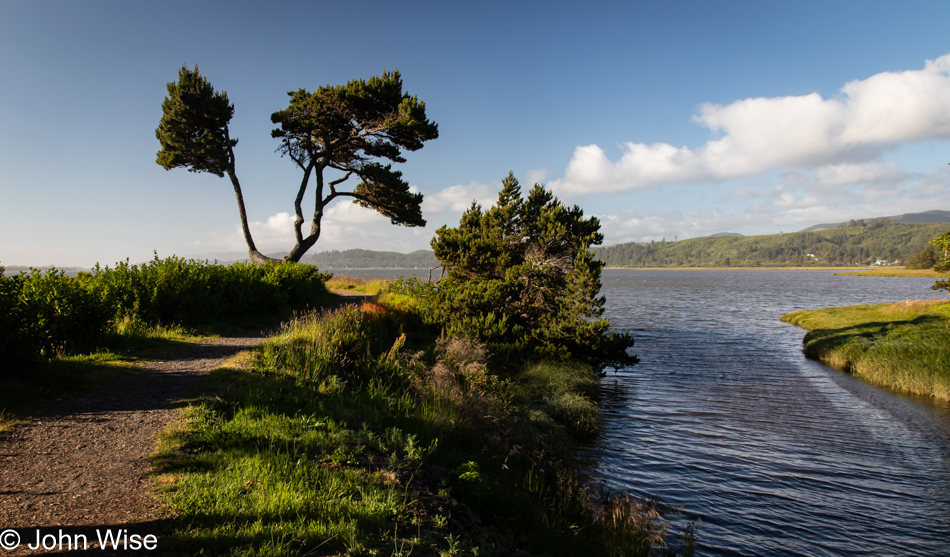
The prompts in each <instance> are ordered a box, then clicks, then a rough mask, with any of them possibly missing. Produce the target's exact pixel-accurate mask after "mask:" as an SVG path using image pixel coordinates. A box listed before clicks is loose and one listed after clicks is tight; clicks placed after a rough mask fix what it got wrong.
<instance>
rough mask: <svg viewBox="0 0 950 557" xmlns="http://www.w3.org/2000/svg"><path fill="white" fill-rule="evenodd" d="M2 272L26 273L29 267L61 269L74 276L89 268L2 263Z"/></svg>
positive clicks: (40, 269)
mask: <svg viewBox="0 0 950 557" xmlns="http://www.w3.org/2000/svg"><path fill="white" fill-rule="evenodd" d="M3 267H4V270H3V274H4V276H10V275H15V274H17V273H28V272H30V269H36V270H39V271H43V272H46V271H49V270H50V269H56V270H57V271H63V272H64V273H66V274H67V275H69V276H71V277H74V276H76V275H77V274H79V273H88V272H89V271H90V269H86V268H85V267H56V266H54V265H47V266H45V267H29V266H27V265H4V266H3Z"/></svg>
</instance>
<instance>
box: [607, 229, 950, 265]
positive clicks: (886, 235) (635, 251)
mask: <svg viewBox="0 0 950 557" xmlns="http://www.w3.org/2000/svg"><path fill="white" fill-rule="evenodd" d="M948 228H950V225H948V224H946V223H894V222H891V221H887V220H881V221H873V220H872V221H870V222H863V221H857V222H855V221H852V222H851V223H850V224H845V225H842V226H841V227H839V228H835V229H833V230H821V231H815V232H792V233H788V234H771V235H766V236H707V237H703V238H691V239H688V240H680V241H678V242H667V241H662V242H651V243H649V244H638V243H628V244H618V245H614V246H607V247H602V248H598V249H597V250H595V251H596V253H597V256H598V257H599V258H601V259H602V260H603V261H605V262H606V263H607V265H608V266H611V267H712V266H719V267H729V266H732V267H758V266H788V267H792V266H802V265H806V266H807V265H815V266H822V265H832V266H838V265H840V266H846V265H868V264H871V263H874V262H876V261H878V260H885V261H888V262H894V261H900V262H901V264H903V262H905V261H907V260H908V259H910V258H911V257H913V256H914V255H916V254H918V253H920V252H921V251H922V250H923V249H924V248H925V247H927V246H928V242H929V241H930V240H931V239H932V238H935V237H936V236H939V235H941V234H943V233H944V232H946V231H947V229H948ZM809 254H811V255H809Z"/></svg>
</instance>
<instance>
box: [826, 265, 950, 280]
mask: <svg viewBox="0 0 950 557" xmlns="http://www.w3.org/2000/svg"><path fill="white" fill-rule="evenodd" d="M835 274H836V275H849V276H854V277H916V278H929V279H945V278H947V273H938V272H936V271H934V270H933V269H905V268H904V267H879V268H876V269H869V270H865V271H853V272H852V271H843V272H840V273H835Z"/></svg>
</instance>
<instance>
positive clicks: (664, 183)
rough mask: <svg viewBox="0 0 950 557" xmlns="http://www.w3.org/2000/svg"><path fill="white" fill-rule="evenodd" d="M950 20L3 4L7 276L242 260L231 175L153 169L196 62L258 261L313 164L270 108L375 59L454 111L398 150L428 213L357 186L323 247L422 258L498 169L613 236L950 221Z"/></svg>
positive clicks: (773, 9) (571, 6)
mask: <svg viewBox="0 0 950 557" xmlns="http://www.w3.org/2000/svg"><path fill="white" fill-rule="evenodd" d="M947 21H950V3H948V2H945V1H932V2H931V1H914V2H905V3H896V2H878V1H836V2H811V1H797V2H754V1H749V2H738V1H722V2H705V1H694V2H687V1H676V0H673V1H663V2H659V1H654V2H636V1H626V2H600V1H596V0H594V1H587V2H510V1H509V2H466V3H463V2H434V1H433V2H413V1H400V2H383V1H379V2H373V1H358V0H357V1H348V2H343V1H333V2H329V1H317V0H311V1H301V2H267V3H264V2H255V3H252V2H234V1H228V2H224V1H216V0H207V1H202V2H192V1H187V2H179V1H163V2H129V1H127V0H121V1H120V0H114V1H112V0H89V1H85V2H76V1H74V0H61V1H50V0H0V75H2V77H0V265H7V266H9V265H34V266H41V265H50V264H54V265H58V266H79V267H90V266H92V265H94V264H95V263H97V262H98V263H101V264H102V265H109V264H114V263H115V262H117V261H121V260H125V259H126V258H128V259H129V260H130V261H132V262H141V261H146V260H148V259H151V258H152V257H153V254H154V253H157V254H158V255H159V256H160V257H166V256H169V255H178V256H183V257H195V256H197V257H212V258H213V257H217V256H221V258H224V257H226V256H227V254H231V255H234V256H239V255H240V254H241V253H246V248H245V246H244V242H243V237H242V235H241V233H240V227H239V216H238V209H237V205H236V203H235V199H234V194H233V190H232V189H231V185H230V183H229V181H228V180H227V178H224V179H221V178H218V177H216V176H213V175H210V174H196V173H191V172H187V171H186V170H184V169H173V170H170V171H166V170H164V169H163V168H162V167H160V166H158V165H157V164H156V163H155V155H156V152H157V151H158V149H159V145H158V141H157V140H156V139H155V128H156V127H157V125H158V121H159V119H160V118H161V103H162V100H163V99H164V97H165V95H166V84H167V83H168V82H170V81H174V80H175V79H176V78H177V72H178V69H179V68H181V66H182V65H183V64H186V65H188V66H189V67H193V66H194V65H198V67H199V70H200V71H201V73H202V74H203V75H205V76H206V77H207V78H208V79H209V80H210V81H211V83H212V84H213V85H214V87H215V88H216V90H224V91H227V93H228V97H229V99H230V100H231V102H232V103H233V104H234V106H235V115H234V118H233V120H232V121H231V124H230V134H231V137H232V138H235V137H236V138H238V139H239V144H238V145H237V147H236V149H235V156H236V166H237V173H238V176H239V178H240V180H241V184H242V186H243V189H244V197H245V202H246V204H247V210H248V217H249V219H250V220H251V221H252V225H251V228H252V231H253V233H254V237H255V240H256V242H257V245H258V247H259V248H260V249H261V251H264V252H265V253H286V251H288V250H289V249H290V247H292V244H293V233H292V228H291V223H292V219H291V217H290V215H291V214H292V213H293V199H294V195H295V193H296V189H297V187H298V185H299V182H300V179H301V177H302V174H301V173H300V171H299V170H298V169H297V168H296V166H295V165H294V164H293V163H292V161H290V160H289V159H287V158H281V156H280V154H279V153H278V152H276V151H275V149H276V147H277V140H275V139H273V138H271V136H270V131H271V129H272V128H273V125H272V124H271V122H270V115H271V113H273V112H274V111H277V110H280V109H282V108H285V107H286V106H287V102H288V98H287V92H288V91H293V90H297V89H300V88H304V89H308V90H313V89H316V88H318V87H320V86H322V85H326V84H331V85H337V84H343V83H346V82H347V81H349V80H352V79H360V78H363V79H365V78H369V77H371V76H374V75H379V74H380V73H382V72H383V71H385V70H399V72H400V73H401V75H402V78H403V84H404V89H405V91H407V92H408V93H409V94H411V95H416V96H418V98H419V99H421V100H423V101H424V102H425V103H426V110H427V114H428V116H429V118H430V120H432V121H434V122H436V123H437V124H438V126H439V138H438V139H435V140H432V141H429V142H427V143H426V144H425V146H424V147H423V148H422V149H421V150H419V151H416V152H410V153H408V154H407V155H406V158H407V162H406V163H404V164H401V165H398V166H399V167H400V168H399V169H400V170H402V172H403V177H404V179H406V180H407V181H408V182H409V184H410V185H411V186H412V187H414V188H416V189H417V190H418V191H420V192H422V193H423V195H424V201H423V216H424V217H425V218H426V220H427V221H428V225H427V226H426V227H425V228H408V227H401V226H393V225H392V224H390V222H389V220H388V219H386V218H384V217H381V216H379V215H377V214H375V213H372V212H371V211H368V210H365V209H361V208H359V207H357V206H355V205H353V204H352V203H351V202H350V201H349V200H347V199H342V200H338V201H336V202H335V205H334V206H332V207H331V208H330V210H329V211H328V213H327V215H326V217H325V218H324V222H323V229H324V231H323V234H322V236H321V238H320V239H319V241H318V242H317V244H316V245H315V246H314V247H313V248H312V250H311V253H316V252H319V251H324V250H333V249H337V250H345V249H350V248H363V249H374V250H392V251H401V252H409V251H413V250H417V249H428V247H429V241H430V240H431V238H432V237H433V235H434V233H435V230H436V229H438V227H440V226H442V225H444V224H448V225H449V226H452V225H455V224H457V223H458V219H459V216H460V215H461V213H462V212H463V211H464V210H465V209H466V208H467V207H469V206H470V204H471V203H472V201H478V202H480V203H482V204H484V205H486V206H487V205H490V204H491V203H492V202H493V200H494V199H495V198H496V196H497V192H498V190H499V189H500V183H501V179H502V178H504V177H505V176H506V175H507V174H508V172H509V171H511V172H514V174H515V176H516V177H517V178H518V179H519V180H520V181H521V183H522V186H524V187H525V188H527V187H528V186H530V185H532V184H534V183H536V182H538V183H544V184H546V185H547V186H548V187H549V188H551V189H552V190H553V191H554V192H555V193H556V194H557V195H558V196H559V198H561V199H562V200H563V201H565V202H566V203H568V204H577V205H579V206H581V207H582V208H583V209H584V212H585V214H586V215H594V216H596V217H597V218H598V219H600V221H601V225H602V231H603V232H604V235H605V241H604V244H605V245H611V244H617V243H623V242H631V241H638V242H642V241H650V240H660V239H663V238H665V239H667V240H673V239H685V238H692V237H698V236H706V235H709V234H714V233H719V232H738V233H741V234H745V235H753V234H773V233H778V232H791V231H797V230H801V229H803V228H806V227H808V226H811V225H814V224H817V223H827V222H841V221H847V220H850V219H852V218H871V217H881V216H889V215H898V214H903V213H909V212H919V211H926V210H932V209H941V210H950V166H948V164H947V163H948V162H950V34H948V33H947V31H946V23H947ZM310 194H311V195H312V189H311V191H310ZM308 200H309V204H310V206H312V203H313V201H312V198H308Z"/></svg>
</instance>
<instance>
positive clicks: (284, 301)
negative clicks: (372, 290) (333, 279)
mask: <svg viewBox="0 0 950 557" xmlns="http://www.w3.org/2000/svg"><path fill="white" fill-rule="evenodd" d="M93 276H94V277H95V280H96V282H97V283H98V284H99V285H100V286H101V288H103V289H104V290H105V292H106V295H107V297H108V299H109V300H110V301H112V303H113V306H112V307H113V310H114V312H115V314H114V315H115V317H117V318H122V317H123V316H125V315H126V314H127V315H129V316H132V317H134V318H136V319H140V320H141V321H143V322H145V323H162V324H173V323H174V324H179V325H188V326H194V325H202V324H207V323H211V322H214V321H219V320H224V319H239V318H241V317H244V316H247V315H262V314H263V315H266V314H268V313H274V312H279V311H281V310H284V311H286V310H287V309H289V308H297V309H304V308H308V307H315V306H316V305H318V304H319V303H320V300H321V296H323V295H324V294H325V293H326V290H325V288H324V287H323V281H325V280H327V279H328V278H329V276H328V275H326V274H323V273H320V272H319V271H318V270H317V268H316V267H314V266H312V265H287V266H282V265H274V264H270V265H253V264H249V263H235V264H233V265H229V266H222V265H212V264H210V263H207V262H201V261H194V260H185V259H181V258H179V257H174V256H172V257H169V258H167V259H159V258H158V257H157V256H156V257H155V259H153V260H152V261H150V262H149V263H147V264H142V265H130V264H129V263H128V261H126V262H119V263H117V264H116V266H115V268H109V267H106V268H105V269H102V268H100V267H99V266H98V265H97V266H96V267H95V268H94V269H93Z"/></svg>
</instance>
